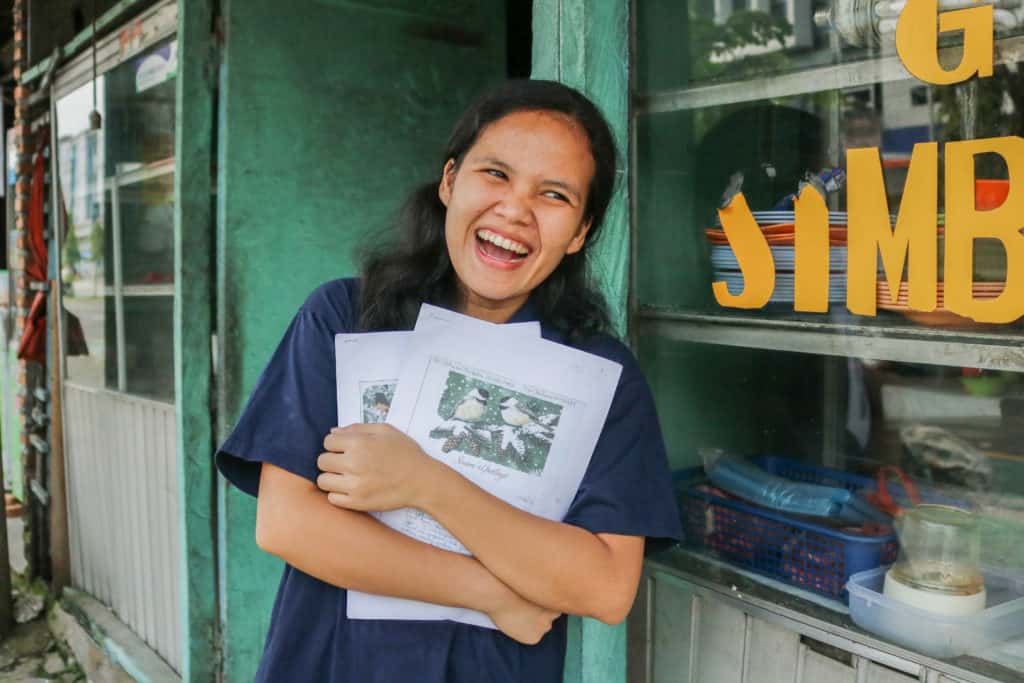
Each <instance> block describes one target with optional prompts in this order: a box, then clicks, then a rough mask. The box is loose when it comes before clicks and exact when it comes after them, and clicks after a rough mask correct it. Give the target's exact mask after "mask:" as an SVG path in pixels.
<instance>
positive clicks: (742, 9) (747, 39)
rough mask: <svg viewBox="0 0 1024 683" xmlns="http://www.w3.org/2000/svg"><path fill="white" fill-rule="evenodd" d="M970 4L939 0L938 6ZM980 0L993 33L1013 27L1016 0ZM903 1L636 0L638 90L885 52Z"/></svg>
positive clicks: (1017, 28) (947, 38) (761, 74)
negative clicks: (989, 9)
mask: <svg viewBox="0 0 1024 683" xmlns="http://www.w3.org/2000/svg"><path fill="white" fill-rule="evenodd" d="M970 4H971V3H965V2H962V1H961V0H940V2H939V10H940V11H947V10H953V9H960V8H963V7H967V6H969V5H970ZM985 4H992V5H995V10H994V17H993V21H994V25H995V34H996V37H997V39H1012V38H1013V37H1015V36H1018V35H1020V33H1021V28H1022V27H1021V22H1020V19H1019V9H1020V6H1021V2H1020V0H994V1H993V0H989V1H988V2H987V3H985ZM903 5H904V2H903V0H832V1H831V2H830V1H828V0H750V1H744V2H735V1H733V0H688V2H681V3H662V2H654V1H653V0H638V2H637V3H636V20H637V21H636V26H637V32H636V41H635V45H636V50H637V60H638V63H639V67H640V68H639V70H638V74H637V77H638V83H637V85H638V91H639V92H640V93H642V94H644V95H649V94H654V93H656V92H658V91H662V90H671V89H678V88H687V87H694V86H701V85H709V84H714V83H728V82H738V81H743V80H750V79H756V78H765V77H774V76H782V75H785V74H790V73H794V72H801V71H806V72H808V73H807V78H808V80H809V81H813V80H814V79H815V76H816V72H815V71H814V70H815V69H822V68H827V67H831V66H836V65H851V66H855V65H856V64H857V63H859V62H865V63H867V62H870V61H872V60H876V59H878V58H893V57H895V54H896V49H895V34H896V18H897V17H898V15H899V12H900V10H901V9H902V8H903ZM959 40H960V38H959V36H957V35H956V34H954V33H950V34H941V36H940V44H941V45H950V46H954V45H956V44H957V43H958V42H959ZM854 77H856V75H855V76H854Z"/></svg>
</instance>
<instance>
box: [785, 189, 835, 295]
mask: <svg viewBox="0 0 1024 683" xmlns="http://www.w3.org/2000/svg"><path fill="white" fill-rule="evenodd" d="M793 207H794V209H795V210H796V240H795V245H796V246H795V248H794V251H795V252H796V265H795V267H794V269H793V271H794V272H793V277H794V280H795V285H794V289H795V292H794V298H793V310H795V311H805V312H807V313H827V312H828V290H829V282H828V271H829V251H828V247H829V240H828V232H829V225H828V206H826V205H825V198H824V197H822V196H821V194H820V193H819V192H818V191H817V190H816V189H814V186H813V185H805V186H804V189H803V190H802V191H801V192H800V196H799V197H798V198H797V199H795V200H794V201H793Z"/></svg>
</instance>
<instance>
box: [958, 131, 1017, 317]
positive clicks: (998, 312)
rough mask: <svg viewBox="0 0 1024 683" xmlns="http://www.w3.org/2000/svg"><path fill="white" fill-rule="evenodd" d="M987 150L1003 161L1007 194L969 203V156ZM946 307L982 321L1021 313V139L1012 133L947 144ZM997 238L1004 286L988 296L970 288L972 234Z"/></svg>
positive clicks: (971, 194) (971, 171)
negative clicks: (986, 203)
mask: <svg viewBox="0 0 1024 683" xmlns="http://www.w3.org/2000/svg"><path fill="white" fill-rule="evenodd" d="M986 152H991V153H995V154H998V155H999V156H1001V157H1002V158H1003V160H1004V161H1005V162H1006V168H1007V171H1008V172H1009V178H1010V180H1009V186H1010V187H1009V194H1007V196H1006V199H1005V200H1004V201H1003V203H1002V205H1000V206H998V207H996V208H994V209H990V210H987V211H979V210H978V209H976V208H975V205H974V193H975V190H974V157H975V156H977V155H978V154H984V153H986ZM945 156H946V263H945V280H946V286H945V295H944V296H945V307H946V308H948V309H949V310H950V311H952V312H954V313H957V314H958V315H962V316H965V317H967V318H971V319H972V320H976V321H977V322H981V323H1009V322H1013V321H1014V320H1016V319H1017V318H1019V317H1021V315H1024V235H1021V232H1020V231H1021V226H1022V225H1024V186H1022V183H1024V139H1022V138H1020V137H1017V136H1010V137H1002V138H987V139H984V140H966V141H964V142H950V143H947V144H946V155H945ZM986 237H987V238H991V239H997V240H999V241H1000V242H1002V244H1003V248H1004V249H1005V250H1006V286H1005V287H1004V289H1003V291H1002V293H1001V294H1000V295H999V296H997V297H994V298H991V299H975V298H974V294H973V270H972V269H973V264H974V240H976V239H979V238H986Z"/></svg>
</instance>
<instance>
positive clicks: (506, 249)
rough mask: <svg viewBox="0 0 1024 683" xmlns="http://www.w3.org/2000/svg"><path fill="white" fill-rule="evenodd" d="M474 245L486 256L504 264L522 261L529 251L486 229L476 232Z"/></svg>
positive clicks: (519, 243)
mask: <svg viewBox="0 0 1024 683" xmlns="http://www.w3.org/2000/svg"><path fill="white" fill-rule="evenodd" d="M476 244H477V247H478V248H479V249H480V251H482V252H483V253H484V254H486V255H487V256H490V257H491V258H493V259H496V260H498V261H504V262H506V263H513V262H515V261H522V260H523V259H525V258H526V257H527V256H529V255H530V249H529V248H528V247H527V246H526V245H525V244H523V243H521V242H516V241H515V240H510V239H508V238H507V237H502V236H501V235H499V234H498V233H496V232H492V231H491V230H488V229H487V228H481V229H480V230H477V231H476Z"/></svg>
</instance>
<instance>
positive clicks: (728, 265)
mask: <svg viewBox="0 0 1024 683" xmlns="http://www.w3.org/2000/svg"><path fill="white" fill-rule="evenodd" d="M770 249H771V251H772V260H774V261H775V270H777V271H785V272H789V273H792V272H793V269H794V268H795V267H796V250H795V248H794V247H770ZM711 267H712V268H714V269H715V270H732V271H736V272H739V269H740V264H739V262H738V261H737V260H736V254H735V253H734V252H733V250H732V247H729V246H723V245H713V246H712V247H711ZM828 269H829V272H832V273H845V272H846V248H845V247H830V248H829V250H828Z"/></svg>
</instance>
